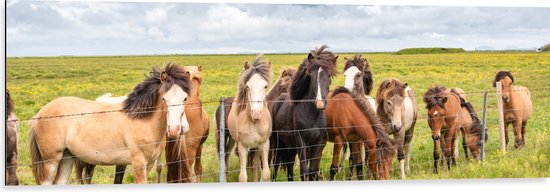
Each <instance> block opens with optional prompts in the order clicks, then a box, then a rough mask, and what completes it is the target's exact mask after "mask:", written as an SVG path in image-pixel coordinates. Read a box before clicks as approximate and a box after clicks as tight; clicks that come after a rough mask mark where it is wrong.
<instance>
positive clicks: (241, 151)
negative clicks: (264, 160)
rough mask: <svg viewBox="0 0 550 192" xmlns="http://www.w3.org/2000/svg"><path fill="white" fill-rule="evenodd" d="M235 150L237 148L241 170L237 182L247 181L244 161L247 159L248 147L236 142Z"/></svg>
mask: <svg viewBox="0 0 550 192" xmlns="http://www.w3.org/2000/svg"><path fill="white" fill-rule="evenodd" d="M237 150H239V160H240V163H241V172H240V173H239V182H247V181H248V176H247V175H246V165H247V163H246V161H247V160H248V149H247V148H246V147H245V146H243V145H242V144H241V142H237Z"/></svg>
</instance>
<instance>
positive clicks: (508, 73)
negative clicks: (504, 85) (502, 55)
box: [493, 71, 514, 87]
mask: <svg viewBox="0 0 550 192" xmlns="http://www.w3.org/2000/svg"><path fill="white" fill-rule="evenodd" d="M505 77H510V79H511V80H512V83H513V82H514V76H512V72H511V71H499V72H497V74H496V75H495V80H494V81H493V87H496V86H497V82H498V81H500V80H501V79H504V78H505Z"/></svg>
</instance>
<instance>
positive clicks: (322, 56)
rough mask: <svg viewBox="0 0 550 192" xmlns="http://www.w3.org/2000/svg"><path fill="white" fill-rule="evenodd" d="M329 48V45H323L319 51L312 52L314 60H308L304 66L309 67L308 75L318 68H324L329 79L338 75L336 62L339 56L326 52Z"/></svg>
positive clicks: (305, 60)
mask: <svg viewBox="0 0 550 192" xmlns="http://www.w3.org/2000/svg"><path fill="white" fill-rule="evenodd" d="M327 48H328V46H327V45H323V46H321V47H320V48H318V49H314V50H311V51H310V54H311V55H312V56H313V59H312V60H310V59H308V58H306V59H304V62H303V64H306V66H307V68H306V69H307V70H306V71H307V73H310V72H311V71H314V70H316V69H318V68H323V70H324V71H325V72H327V73H328V76H329V77H334V76H335V75H336V74H337V73H338V71H337V69H336V61H335V60H336V57H337V56H336V54H334V53H333V52H331V51H328V50H326V49H327Z"/></svg>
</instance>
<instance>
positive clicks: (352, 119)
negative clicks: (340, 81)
mask: <svg viewBox="0 0 550 192" xmlns="http://www.w3.org/2000/svg"><path fill="white" fill-rule="evenodd" d="M345 60H346V67H345V69H344V71H347V70H348V68H351V67H355V68H358V69H359V70H358V71H359V72H360V75H359V76H358V77H357V78H355V80H354V83H353V86H351V87H350V88H351V89H350V88H347V87H339V88H337V89H336V90H334V92H333V93H332V94H329V97H328V99H327V100H328V103H327V108H326V111H325V115H326V120H327V127H328V128H329V129H328V131H327V132H328V135H329V139H328V140H329V141H332V142H334V150H333V158H332V165H331V168H330V180H334V176H335V175H336V172H337V171H338V160H339V158H340V152H341V150H342V147H343V146H344V145H345V144H346V142H349V143H350V144H351V150H350V151H351V159H352V162H353V165H352V167H354V168H355V170H356V173H357V178H358V179H359V180H362V179H363V174H362V172H363V160H362V158H361V155H360V151H361V144H362V143H363V142H364V143H365V145H366V147H367V151H368V152H369V153H368V155H367V164H368V168H369V169H370V172H371V173H373V174H374V177H375V178H376V179H389V178H390V175H389V174H390V169H391V163H392V156H393V146H392V144H391V141H390V138H389V137H388V135H387V133H386V132H385V131H384V127H382V123H381V122H380V120H379V118H378V116H376V114H375V112H374V108H373V107H372V106H371V104H370V103H369V101H368V99H367V98H366V97H365V94H368V92H366V91H365V85H364V83H365V81H364V79H363V78H371V81H370V82H372V74H371V75H370V76H365V75H363V74H365V71H366V70H368V69H369V66H368V63H367V62H366V59H363V58H361V56H360V55H356V56H355V57H354V59H353V60H348V59H345ZM353 76H355V74H353ZM366 82H367V83H368V82H369V81H366ZM367 86H369V85H367ZM370 87H372V83H370ZM350 90H351V91H350ZM369 90H370V89H369Z"/></svg>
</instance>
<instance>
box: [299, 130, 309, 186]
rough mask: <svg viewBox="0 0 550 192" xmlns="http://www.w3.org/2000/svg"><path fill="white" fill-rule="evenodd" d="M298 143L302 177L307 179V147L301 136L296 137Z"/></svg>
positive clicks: (303, 179)
mask: <svg viewBox="0 0 550 192" xmlns="http://www.w3.org/2000/svg"><path fill="white" fill-rule="evenodd" d="M296 144H297V146H296V147H297V148H298V158H299V159H300V179H301V180H302V181H306V176H307V175H309V173H308V164H307V154H306V153H307V148H306V144H305V143H304V141H303V139H302V137H301V136H297V137H296Z"/></svg>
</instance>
